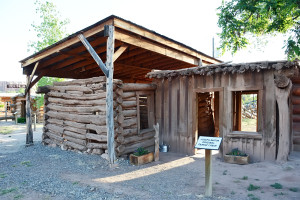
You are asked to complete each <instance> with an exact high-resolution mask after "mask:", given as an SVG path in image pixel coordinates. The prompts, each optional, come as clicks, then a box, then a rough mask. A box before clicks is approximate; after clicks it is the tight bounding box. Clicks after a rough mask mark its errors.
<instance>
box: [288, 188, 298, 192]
mask: <svg viewBox="0 0 300 200" xmlns="http://www.w3.org/2000/svg"><path fill="white" fill-rule="evenodd" d="M289 190H290V191H292V192H298V191H299V188H290V189H289Z"/></svg>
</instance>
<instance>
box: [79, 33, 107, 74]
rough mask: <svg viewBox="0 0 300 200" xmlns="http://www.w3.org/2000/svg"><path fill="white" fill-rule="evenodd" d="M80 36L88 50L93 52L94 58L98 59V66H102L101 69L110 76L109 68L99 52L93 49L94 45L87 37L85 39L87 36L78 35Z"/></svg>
mask: <svg viewBox="0 0 300 200" xmlns="http://www.w3.org/2000/svg"><path fill="white" fill-rule="evenodd" d="M78 38H79V39H80V41H81V42H82V44H83V45H84V46H85V48H86V49H87V50H88V52H89V53H90V54H91V56H92V57H93V58H94V60H95V61H96V63H97V64H98V66H99V67H100V68H101V70H102V71H103V73H104V74H105V76H106V77H108V73H109V70H108V68H107V67H106V66H105V64H104V63H103V62H102V60H101V58H100V57H99V56H98V54H97V53H96V51H95V50H94V49H93V47H92V46H91V45H90V43H89V42H88V41H87V39H85V37H84V36H83V35H82V34H80V35H78Z"/></svg>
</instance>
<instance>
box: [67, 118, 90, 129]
mask: <svg viewBox="0 0 300 200" xmlns="http://www.w3.org/2000/svg"><path fill="white" fill-rule="evenodd" d="M64 125H67V126H71V127H74V128H81V129H85V128H86V124H82V123H78V122H72V121H67V120H64Z"/></svg>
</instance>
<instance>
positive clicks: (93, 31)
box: [21, 20, 112, 67]
mask: <svg viewBox="0 0 300 200" xmlns="http://www.w3.org/2000/svg"><path fill="white" fill-rule="evenodd" d="M107 24H112V20H108V21H106V22H104V23H103V24H100V25H98V26H96V27H94V28H92V29H90V30H87V31H85V32H84V33H82V34H83V35H84V36H85V37H89V36H91V35H94V34H96V33H99V32H101V31H103V30H104V26H105V25H107ZM79 41H80V40H79V38H78V37H76V36H74V37H73V38H71V39H69V40H67V41H65V42H63V43H60V44H57V45H55V46H54V47H52V48H50V49H47V50H45V51H43V52H41V53H39V54H37V55H35V56H33V57H31V58H29V59H26V60H23V61H21V63H22V67H26V66H28V65H30V64H32V63H34V62H36V61H39V60H41V59H43V58H45V57H47V56H49V55H51V54H54V53H56V52H59V51H61V50H62V49H65V48H66V47H69V46H71V45H73V44H75V43H77V42H79Z"/></svg>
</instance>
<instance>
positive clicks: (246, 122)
mask: <svg viewBox="0 0 300 200" xmlns="http://www.w3.org/2000/svg"><path fill="white" fill-rule="evenodd" d="M256 121H257V120H256V119H247V118H242V127H241V130H242V131H249V132H256Z"/></svg>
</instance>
